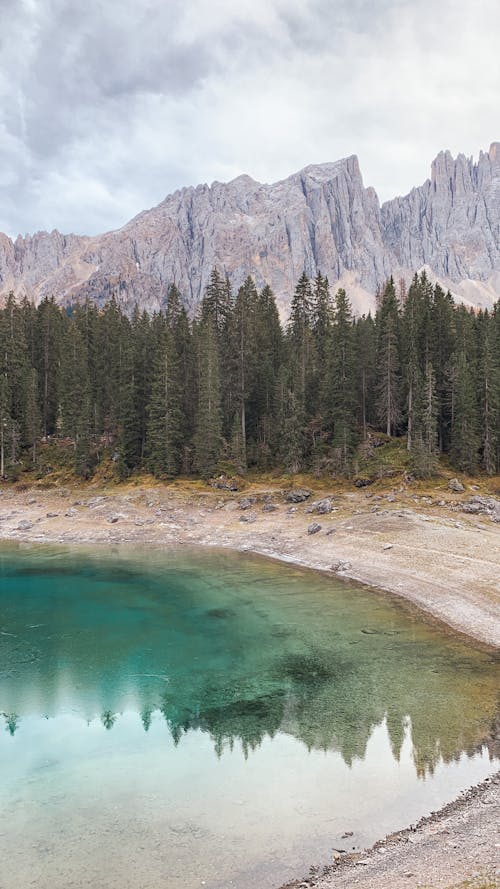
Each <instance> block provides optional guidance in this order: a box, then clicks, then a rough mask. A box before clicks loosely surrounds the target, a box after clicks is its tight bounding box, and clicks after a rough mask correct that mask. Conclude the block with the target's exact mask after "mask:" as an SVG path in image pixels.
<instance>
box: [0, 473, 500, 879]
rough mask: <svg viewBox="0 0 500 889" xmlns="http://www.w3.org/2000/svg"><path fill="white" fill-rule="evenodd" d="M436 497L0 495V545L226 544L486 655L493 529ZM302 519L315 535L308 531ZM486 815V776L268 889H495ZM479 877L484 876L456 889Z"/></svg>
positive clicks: (498, 532)
mask: <svg viewBox="0 0 500 889" xmlns="http://www.w3.org/2000/svg"><path fill="white" fill-rule="evenodd" d="M325 497H329V498H330V499H331V503H332V504H333V505H332V509H331V512H328V513H327V514H320V515H318V514H317V513H315V512H313V513H311V511H310V506H308V502H309V503H311V502H312V501H318V500H321V499H324V498H325ZM462 499H463V498H462ZM443 500H444V498H443V497H441V498H440V499H439V501H436V500H432V499H431V498H429V497H427V496H424V497H417V496H416V495H415V493H414V492H407V491H404V490H401V489H399V490H391V491H389V492H385V493H377V494H372V493H371V492H368V493H367V492H363V491H354V492H353V491H348V492H340V491H336V492H333V493H332V492H331V491H330V492H328V491H324V490H319V489H317V490H315V491H314V493H313V494H312V495H311V497H310V498H308V501H304V502H301V503H297V504H290V503H289V502H287V501H286V500H285V498H284V494H283V490H281V489H279V488H275V489H273V490H269V489H268V488H266V489H263V488H262V486H261V487H260V488H259V487H258V486H257V485H254V486H253V488H252V489H251V490H250V491H248V490H245V492H244V493H228V492H226V491H224V492H220V491H213V490H208V491H207V490H206V489H205V490H200V489H199V487H198V488H197V487H196V486H195V485H193V486H191V487H186V486H185V487H184V489H180V488H179V487H177V486H175V485H172V486H170V485H160V484H158V485H154V486H142V487H141V486H133V485H122V486H119V487H115V488H99V487H97V486H96V485H87V486H83V485H81V486H78V487H76V488H74V489H71V488H51V489H43V488H37V487H36V486H33V487H30V488H27V489H22V490H21V489H19V488H16V487H15V486H4V487H1V488H0V543H1V542H4V543H11V544H14V545H15V544H33V545H35V546H43V545H55V546H57V545H70V546H71V545H72V546H74V545H81V546H83V545H86V546H89V545H90V546H95V545H97V546H99V547H100V546H121V545H123V546H145V547H147V546H154V547H155V548H157V547H162V546H163V547H164V546H168V547H176V546H179V547H181V546H189V545H191V546H196V547H202V546H206V547H211V548H220V549H233V550H235V551H238V552H242V553H249V554H252V555H256V556H259V557H264V558H269V559H273V560H278V561H282V562H285V563H288V564H293V565H296V566H298V567H302V568H304V569H307V570H315V571H321V572H322V573H324V574H326V575H329V576H331V577H333V576H335V577H339V578H343V579H345V580H346V581H348V580H353V581H355V582H356V583H361V584H363V585H364V586H369V587H371V588H372V589H374V590H375V591H376V592H377V594H386V595H387V594H388V595H390V596H394V597H397V599H398V600H399V601H400V602H401V603H403V604H404V605H405V606H406V607H409V608H410V609H412V610H413V609H414V610H415V611H416V612H418V615H419V617H420V619H422V618H424V619H426V620H431V621H433V622H436V621H437V622H439V623H440V624H441V625H442V626H444V628H445V629H447V630H448V631H451V632H453V633H460V634H461V635H465V636H467V637H468V638H469V640H470V641H471V642H472V643H473V644H474V645H475V646H478V647H486V648H488V649H489V650H491V649H492V648H493V649H498V648H500V607H499V606H500V524H498V523H495V522H493V521H491V519H490V517H489V516H486V515H471V514H466V513H464V512H462V511H461V503H462V500H461V499H460V498H457V497H456V496H453V495H448V498H447V500H446V501H444V502H443ZM270 506H271V508H270ZM312 522H317V523H318V524H319V525H320V526H321V527H320V530H319V531H317V532H315V533H313V534H311V533H309V532H308V528H309V526H310V525H311V523H312ZM499 807H500V772H498V773H497V774H496V775H494V776H493V777H491V778H489V779H487V780H486V781H485V782H483V783H482V784H480V785H478V786H477V787H474V788H471V789H469V790H467V791H465V792H464V793H462V794H461V795H460V796H459V797H458V799H457V800H455V801H454V802H452V803H450V804H448V805H447V806H445V807H444V808H443V809H442V810H441V811H439V812H437V813H432V814H431V815H429V816H426V817H424V818H422V819H421V820H420V821H419V822H418V824H417V825H415V826H412V827H408V828H406V829H403V830H401V831H398V832H397V833H396V834H393V835H391V836H390V837H386V838H385V839H383V840H379V841H378V842H376V843H375V844H374V845H373V846H372V847H371V849H368V850H364V851H363V852H361V853H357V854H356V855H341V856H339V858H338V859H336V860H335V861H334V863H333V865H332V866H330V867H328V868H326V869H324V870H322V871H321V872H320V870H318V869H315V868H313V869H311V873H310V875H309V876H308V877H305V878H304V879H302V880H297V881H294V882H292V883H289V884H287V886H286V887H282V889H330V887H331V889H350V887H351V885H352V882H353V881H354V882H356V884H357V886H358V889H403V887H411V889H414V887H417V886H418V887H424V886H425V887H426V889H427V887H431V886H432V887H434V886H435V887H437V886H439V887H446V889H448V887H451V886H453V887H455V886H459V887H460V889H476V887H477V889H497V887H498V889H500V881H497V882H495V880H496V877H495V876H494V862H495V860H497V859H498V857H499V849H500V845H499V843H498V842H497V843H495V836H494V834H495V828H496V825H497V821H498V815H499V811H498V810H499ZM497 839H498V838H497ZM457 849H458V850H459V854H457ZM478 856H479V858H478ZM478 861H479V864H478ZM456 862H458V865H459V866H458V865H457V867H455V863H456ZM482 870H484V872H485V873H486V872H487V878H488V879H487V881H486V880H485V881H484V882H482V883H481V882H476V881H475V880H473V882H471V883H466V884H464V883H463V882H462V881H463V880H465V879H466V878H467V879H469V878H470V877H471V876H472V877H474V876H475V874H477V873H480V872H481V871H482Z"/></svg>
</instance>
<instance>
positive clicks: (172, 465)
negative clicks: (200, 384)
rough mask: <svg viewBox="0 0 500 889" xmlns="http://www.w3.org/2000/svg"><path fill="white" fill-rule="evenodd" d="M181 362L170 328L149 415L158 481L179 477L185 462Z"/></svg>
mask: <svg viewBox="0 0 500 889" xmlns="http://www.w3.org/2000/svg"><path fill="white" fill-rule="evenodd" d="M181 405H182V401H181V386H180V380H179V358H178V355H177V354H176V349H175V342H174V337H173V334H172V332H171V330H169V328H168V327H166V328H165V330H164V336H163V341H162V343H161V347H160V349H159V351H158V354H157V355H156V359H155V366H154V372H153V383H152V390H151V401H150V403H149V408H148V413H149V421H148V438H147V450H148V465H149V468H150V470H151V472H152V473H153V475H155V476H157V477H160V478H161V477H170V476H174V475H177V473H178V472H179V469H180V466H181V461H182V443H183V439H182V407H181Z"/></svg>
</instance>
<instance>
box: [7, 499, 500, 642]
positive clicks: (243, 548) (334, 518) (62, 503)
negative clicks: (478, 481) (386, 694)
mask: <svg viewBox="0 0 500 889" xmlns="http://www.w3.org/2000/svg"><path fill="white" fill-rule="evenodd" d="M325 498H330V503H331V504H333V506H332V510H331V512H329V513H327V514H324V515H321V514H316V513H315V512H311V511H310V509H311V507H310V505H309V504H310V503H311V502H313V501H314V502H317V501H318V500H324V499H325ZM462 500H463V498H462ZM462 500H461V499H460V498H457V497H456V495H449V496H448V499H447V501H444V500H443V499H440V500H439V501H432V500H431V498H429V497H420V498H419V497H417V496H416V495H415V494H414V493H413V492H407V491H402V490H401V489H400V490H397V491H390V492H389V493H385V494H375V495H374V494H372V493H371V492H370V493H366V492H363V491H354V492H352V491H349V492H334V493H331V492H328V491H324V490H317V491H315V492H314V493H313V494H312V495H311V498H310V500H309V501H305V502H302V503H296V504H291V503H288V502H286V501H285V500H284V497H283V491H282V490H281V489H274V490H271V491H270V490H269V489H264V490H262V489H259V488H258V486H254V490H250V491H245V493H244V494H241V493H228V492H225V491H224V492H219V491H213V490H210V489H208V491H207V490H202V491H200V490H199V489H196V488H195V487H194V486H192V487H191V488H187V490H182V489H179V488H178V487H176V486H175V485H172V486H170V485H160V484H158V485H154V486H149V487H140V486H139V487H135V486H130V485H123V486H120V487H116V488H113V489H103V488H99V487H96V486H95V485H92V486H85V487H84V486H79V487H78V488H76V489H73V490H71V489H69V488H51V489H43V488H37V487H36V486H33V487H30V488H28V489H26V490H19V488H16V486H5V487H2V488H0V541H1V540H3V541H11V542H16V541H17V542H19V543H30V542H31V543H37V544H44V543H47V544H69V545H75V544H91V545H95V544H99V545H100V544H114V545H116V544H132V545H137V544H140V545H154V546H160V547H161V546H174V545H179V546H183V545H193V546H210V547H221V548H227V549H233V550H236V551H239V552H249V553H253V554H255V555H258V556H263V557H265V558H271V559H273V560H278V561H282V562H286V563H289V564H290V563H291V564H294V565H297V566H298V567H302V568H305V569H312V570H316V571H321V572H322V573H324V574H326V575H330V576H336V577H340V578H344V579H346V580H352V581H355V582H357V583H361V584H363V585H365V586H368V587H371V588H372V589H374V590H376V591H377V592H378V593H385V594H387V593H388V594H390V595H391V596H395V597H397V598H398V599H400V600H404V601H406V602H407V603H409V605H410V606H412V607H415V608H416V609H418V611H419V612H420V614H421V615H423V616H424V617H426V618H427V619H429V618H430V619H432V620H435V621H437V622H439V623H440V624H441V625H442V626H444V627H445V628H447V629H448V630H452V631H453V632H455V633H460V634H461V635H465V636H467V637H469V638H470V639H473V640H474V642H475V643H479V644H480V645H485V646H487V647H489V648H496V649H498V648H500V524H499V523H495V522H493V521H492V520H491V518H490V517H489V516H488V515H471V514H467V513H464V512H462V511H461V503H462ZM242 504H243V505H242ZM269 507H272V508H271V509H269ZM266 510H269V511H266ZM312 523H317V524H318V525H319V526H320V530H319V531H317V532H316V533H313V534H311V533H308V528H310V526H311V524H312Z"/></svg>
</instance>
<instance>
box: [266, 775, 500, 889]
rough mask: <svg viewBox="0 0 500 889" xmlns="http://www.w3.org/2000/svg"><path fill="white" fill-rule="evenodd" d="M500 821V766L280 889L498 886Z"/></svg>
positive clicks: (484, 888)
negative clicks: (412, 819) (367, 845)
mask: <svg viewBox="0 0 500 889" xmlns="http://www.w3.org/2000/svg"><path fill="white" fill-rule="evenodd" d="M499 824H500V771H497V772H496V773H495V774H494V775H492V776H491V777H489V778H486V779H485V780H484V781H481V783H480V784H476V785H474V786H473V787H469V788H468V789H467V790H464V791H463V792H462V793H460V794H459V796H458V797H457V798H456V799H455V800H453V801H452V802H451V803H447V804H446V805H445V806H443V807H442V809H439V810H438V811H436V812H431V813H430V814H429V815H425V816H424V817H423V818H420V819H419V821H417V823H416V824H412V825H409V826H408V827H405V828H403V829H402V830H398V831H396V832H395V833H391V834H389V835H388V836H386V837H384V838H383V839H380V840H377V842H375V843H374V844H373V845H372V846H370V848H367V849H364V850H362V851H360V852H355V853H352V854H351V853H346V854H343V855H339V856H338V858H336V859H335V860H334V861H333V863H332V864H331V865H328V866H327V867H324V868H315V867H313V868H311V871H310V874H309V876H307V877H304V878H302V879H299V880H292V881H291V882H289V883H286V884H284V885H283V886H281V887H280V889H351V887H352V884H353V882H355V883H356V886H357V887H358V889H389V887H390V889H399V887H409V889H412V887H413V886H419V887H426V889H427V887H429V889H430V887H438V886H439V887H441V886H446V887H450V889H451V887H453V889H455V887H457V889H476V887H477V889H498V887H500V867H499V864H500V854H499V849H500V843H499V842H498V840H499V839H500V836H499V826H498V825H499ZM495 832H496V834H497V836H496V837H495V836H494V834H495ZM495 839H496V840H497V842H496V843H495V842H494V840H495ZM488 841H489V842H488ZM457 850H459V851H458V854H457ZM479 856H480V860H478V859H479ZM415 879H416V880H417V882H414V880H415Z"/></svg>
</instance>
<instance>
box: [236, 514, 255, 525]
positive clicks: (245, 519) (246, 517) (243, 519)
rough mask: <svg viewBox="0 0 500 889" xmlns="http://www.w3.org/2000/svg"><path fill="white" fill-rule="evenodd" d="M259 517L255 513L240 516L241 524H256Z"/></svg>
mask: <svg viewBox="0 0 500 889" xmlns="http://www.w3.org/2000/svg"><path fill="white" fill-rule="evenodd" d="M256 521H257V516H256V514H255V513H254V512H246V513H245V515H240V522H249V523H252V522H256Z"/></svg>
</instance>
